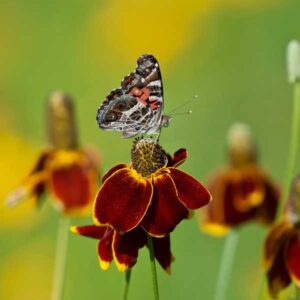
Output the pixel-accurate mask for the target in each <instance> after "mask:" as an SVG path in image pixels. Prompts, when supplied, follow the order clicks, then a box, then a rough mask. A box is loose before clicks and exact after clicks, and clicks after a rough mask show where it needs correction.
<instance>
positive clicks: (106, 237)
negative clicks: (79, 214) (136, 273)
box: [71, 225, 173, 272]
mask: <svg viewBox="0 0 300 300" xmlns="http://www.w3.org/2000/svg"><path fill="white" fill-rule="evenodd" d="M71 231H72V232H74V233H78V234H80V235H83V236H87V237H90V238H94V239H98V240H99V243H98V258H99V262H100V267H101V268H102V269H103V270H107V269H108V268H109V266H110V263H111V261H112V260H113V259H114V261H115V263H116V265H117V268H118V270H119V271H121V272H125V271H127V270H128V268H131V267H132V266H133V265H134V264H135V263H136V261H137V257H138V251H139V249H140V248H142V247H144V246H146V245H147V235H146V232H145V231H144V230H143V229H142V228H141V227H137V228H135V229H133V230H131V231H130V232H128V233H125V234H122V235H121V234H119V233H118V232H117V231H115V230H113V229H111V228H110V227H108V226H103V227H99V226H95V225H88V226H81V227H76V226H74V227H72V228H71ZM153 248H154V255H155V258H156V259H157V261H158V262H159V264H160V265H161V266H162V268H163V269H164V270H165V271H167V272H170V266H171V262H172V260H173V257H172V254H171V250H170V236H169V235H166V236H165V237H163V238H153Z"/></svg>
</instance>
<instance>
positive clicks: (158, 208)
mask: <svg viewBox="0 0 300 300" xmlns="http://www.w3.org/2000/svg"><path fill="white" fill-rule="evenodd" d="M153 185H154V194H153V198H152V202H151V205H150V206H149V208H148V211H147V214H146V216H145V217H144V219H143V221H142V227H143V228H144V230H145V231H147V232H148V233H149V234H150V235H152V236H155V237H162V236H165V235H167V234H168V233H170V232H171V231H172V230H173V229H174V228H175V226H176V225H177V224H178V223H179V222H180V221H181V220H182V219H185V218H187V217H188V214H189V211H188V209H186V207H185V206H184V205H183V204H182V203H181V202H180V200H179V199H178V194H177V191H176V187H175V184H174V182H173V180H172V178H171V176H170V175H169V174H163V175H160V176H158V177H154V179H153Z"/></svg>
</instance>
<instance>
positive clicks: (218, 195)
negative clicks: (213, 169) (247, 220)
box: [200, 171, 230, 236]
mask: <svg viewBox="0 0 300 300" xmlns="http://www.w3.org/2000/svg"><path fill="white" fill-rule="evenodd" d="M207 187H208V190H209V191H210V193H211V195H212V198H213V201H211V202H210V203H209V204H207V205H206V206H205V207H203V208H202V209H201V218H200V223H201V224H200V226H201V229H202V230H203V231H204V232H206V233H208V234H211V235H214V236H223V235H225V234H226V233H228V231H229V230H230V228H229V226H228V224H227V223H226V222H225V215H224V214H225V211H224V205H225V204H224V191H225V187H226V176H225V174H224V172H223V171H219V172H217V173H215V174H214V175H213V176H212V177H211V178H210V180H209V181H208V183H207Z"/></svg>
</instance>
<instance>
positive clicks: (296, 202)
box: [264, 175, 300, 297]
mask: <svg viewBox="0 0 300 300" xmlns="http://www.w3.org/2000/svg"><path fill="white" fill-rule="evenodd" d="M264 268H265V271H266V273H267V279H268V285H269V291H270V294H271V296H272V297H277V295H278V293H279V292H280V291H281V290H282V289H284V288H286V287H287V286H288V285H289V284H290V283H291V282H294V283H295V284H296V286H297V287H298V288H300V175H298V176H297V177H296V178H295V179H294V182H293V185H292V190H291V195H290V199H289V201H288V207H287V210H286V215H285V218H284V220H283V221H281V222H280V223H279V224H277V225H276V226H274V227H273V228H272V229H271V230H270V232H269V234H268V236H267V238H266V241H265V247H264Z"/></svg>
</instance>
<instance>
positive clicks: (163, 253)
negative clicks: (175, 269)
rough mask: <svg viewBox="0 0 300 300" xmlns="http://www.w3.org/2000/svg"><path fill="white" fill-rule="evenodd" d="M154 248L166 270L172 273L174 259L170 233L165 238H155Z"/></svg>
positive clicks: (156, 256) (157, 257) (158, 259)
mask: <svg viewBox="0 0 300 300" xmlns="http://www.w3.org/2000/svg"><path fill="white" fill-rule="evenodd" d="M153 250H154V256H155V258H156V259H157V261H158V262H159V264H160V265H161V266H162V268H163V269H164V270H165V271H166V272H168V273H170V272H171V263H172V261H173V260H174V258H173V256H172V253H171V241H170V235H169V234H168V235H166V236H165V237H163V238H153Z"/></svg>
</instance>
